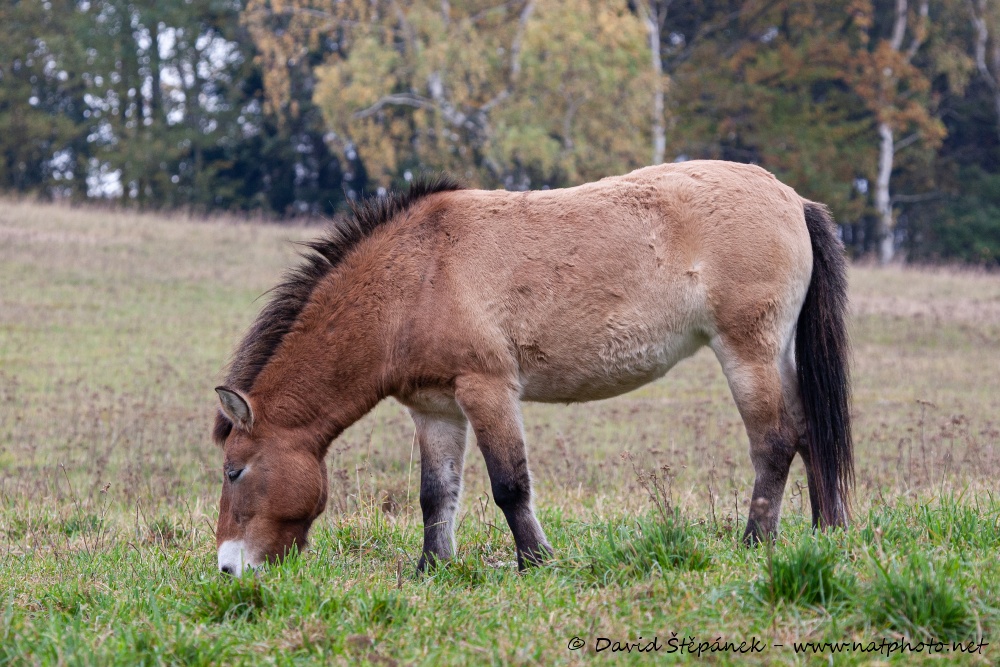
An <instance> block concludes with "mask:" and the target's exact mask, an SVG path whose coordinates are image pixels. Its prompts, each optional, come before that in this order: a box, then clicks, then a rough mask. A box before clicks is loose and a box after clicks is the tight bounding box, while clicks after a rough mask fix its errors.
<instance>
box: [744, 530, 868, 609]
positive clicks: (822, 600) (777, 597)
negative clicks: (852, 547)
mask: <svg viewBox="0 0 1000 667" xmlns="http://www.w3.org/2000/svg"><path fill="white" fill-rule="evenodd" d="M840 562H841V554H840V550H839V547H838V546H837V544H836V543H835V542H834V540H833V539H831V538H830V537H828V536H826V535H815V534H808V535H806V536H804V537H802V538H801V539H799V540H798V541H797V542H795V543H793V544H790V545H785V546H782V547H779V548H777V549H774V550H773V551H772V552H770V553H769V554H768V559H767V562H766V563H765V565H764V567H765V578H764V580H762V582H761V583H763V585H764V586H763V588H764V590H763V593H764V598H765V599H766V600H767V601H768V602H770V603H771V604H776V603H778V602H779V601H782V600H783V601H786V602H791V603H793V604H801V605H807V606H819V607H826V606H827V605H830V604H832V603H834V602H838V601H841V600H844V599H847V598H848V597H850V595H851V593H852V592H853V591H854V589H855V580H854V577H853V576H851V575H849V574H845V573H843V572H841V571H840V568H839V567H838V566H839V564H840Z"/></svg>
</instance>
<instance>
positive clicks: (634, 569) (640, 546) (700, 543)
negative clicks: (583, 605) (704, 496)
mask: <svg viewBox="0 0 1000 667" xmlns="http://www.w3.org/2000/svg"><path fill="white" fill-rule="evenodd" d="M700 532H701V531H697V530H696V529H695V528H694V527H693V526H691V525H689V524H688V523H687V522H686V521H685V520H684V519H683V517H681V515H680V513H679V512H676V511H675V512H672V513H669V514H667V516H666V517H665V518H663V517H659V516H657V517H655V518H646V519H641V520H639V521H637V522H636V523H635V524H608V525H606V526H605V528H604V531H603V532H602V533H601V537H602V538H603V541H601V542H599V543H598V544H597V545H596V547H595V548H593V549H592V550H591V551H590V552H588V554H587V560H588V569H589V572H590V575H591V576H592V577H593V578H594V579H595V580H596V581H598V582H601V583H604V584H606V583H608V582H610V581H615V580H620V579H633V578H636V577H644V576H648V575H649V574H651V573H653V572H660V573H663V572H664V571H666V570H676V569H681V570H701V569H704V568H706V567H708V565H709V563H710V562H711V557H710V555H709V552H708V550H707V549H706V547H705V545H704V536H703V535H701V534H700Z"/></svg>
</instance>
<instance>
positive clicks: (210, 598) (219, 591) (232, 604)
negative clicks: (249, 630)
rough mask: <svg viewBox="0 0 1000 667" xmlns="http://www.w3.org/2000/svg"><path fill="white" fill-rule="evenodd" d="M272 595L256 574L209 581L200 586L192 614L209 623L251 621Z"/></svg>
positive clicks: (269, 601)
mask: <svg viewBox="0 0 1000 667" xmlns="http://www.w3.org/2000/svg"><path fill="white" fill-rule="evenodd" d="M273 598H274V594H273V593H272V592H271V591H270V589H269V588H268V587H266V586H265V585H264V584H262V583H261V581H260V578H259V577H257V576H253V575H245V576H243V577H240V578H239V579H236V578H231V577H227V578H225V579H220V580H217V581H212V580H209V581H206V582H204V583H203V584H202V585H201V586H200V587H199V588H198V592H197V599H196V603H195V609H194V613H193V614H192V617H193V618H194V619H196V620H199V621H207V622H209V623H232V622H240V621H247V622H252V621H255V620H257V618H258V616H259V614H260V612H261V611H262V610H263V609H265V608H266V607H268V606H270V604H271V602H272V600H273Z"/></svg>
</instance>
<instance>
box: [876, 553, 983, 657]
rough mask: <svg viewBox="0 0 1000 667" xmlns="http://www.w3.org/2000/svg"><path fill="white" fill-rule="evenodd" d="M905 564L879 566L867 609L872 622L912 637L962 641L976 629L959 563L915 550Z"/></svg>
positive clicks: (877, 566)
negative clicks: (963, 587)
mask: <svg viewBox="0 0 1000 667" xmlns="http://www.w3.org/2000/svg"><path fill="white" fill-rule="evenodd" d="M910 557H911V560H910V561H909V562H908V563H906V564H905V565H900V566H892V567H886V566H884V565H883V564H881V563H878V562H877V561H876V563H875V565H876V569H877V570H878V572H877V574H876V578H875V580H874V581H873V583H872V586H871V590H870V594H869V599H868V604H867V611H868V615H869V618H870V620H871V621H872V623H874V624H876V625H877V626H881V627H889V628H892V629H894V630H897V631H899V632H901V633H903V634H905V635H907V636H909V637H919V638H921V639H935V640H942V641H959V640H963V639H968V638H970V636H971V635H972V633H973V631H974V630H975V616H974V614H973V612H972V609H971V606H970V604H969V601H968V599H967V597H966V594H965V591H964V590H963V589H962V587H961V585H960V584H959V583H957V582H961V581H962V580H963V576H962V572H961V570H960V568H959V565H958V562H957V561H953V562H951V563H947V564H942V563H935V562H934V561H932V560H931V559H930V558H928V557H926V556H925V555H923V554H919V553H915V554H911V556H910Z"/></svg>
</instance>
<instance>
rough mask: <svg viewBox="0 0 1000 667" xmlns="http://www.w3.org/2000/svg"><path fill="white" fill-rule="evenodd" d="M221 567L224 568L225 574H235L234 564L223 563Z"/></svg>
mask: <svg viewBox="0 0 1000 667" xmlns="http://www.w3.org/2000/svg"><path fill="white" fill-rule="evenodd" d="M219 569H220V570H222V571H223V572H224V573H225V574H233V566H232V565H223V566H222V567H221V568H219Z"/></svg>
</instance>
